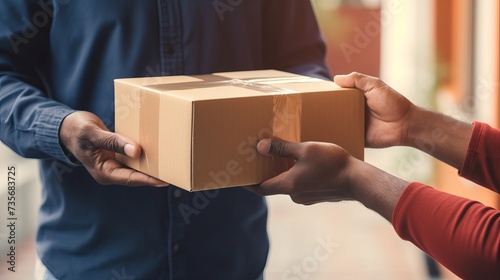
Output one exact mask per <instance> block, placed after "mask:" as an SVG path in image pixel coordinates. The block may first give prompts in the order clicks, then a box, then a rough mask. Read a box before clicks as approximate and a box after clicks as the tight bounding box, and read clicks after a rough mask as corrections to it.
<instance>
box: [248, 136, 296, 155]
mask: <svg viewBox="0 0 500 280" xmlns="http://www.w3.org/2000/svg"><path fill="white" fill-rule="evenodd" d="M300 147H301V144H300V143H292V142H286V141H282V140H271V139H263V140H260V141H259V143H257V150H258V151H259V153H261V154H263V155H268V156H279V157H290V158H294V159H298V157H299V150H300Z"/></svg>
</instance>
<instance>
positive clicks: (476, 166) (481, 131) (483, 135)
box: [459, 122, 500, 193]
mask: <svg viewBox="0 0 500 280" xmlns="http://www.w3.org/2000/svg"><path fill="white" fill-rule="evenodd" d="M459 174H460V176H462V177H464V178H467V179H469V180H471V181H473V182H475V183H478V184H479V185H481V186H484V187H487V188H489V189H491V190H493V191H495V192H497V193H499V192H500V130H498V129H495V128H492V127H490V126H488V125H487V124H484V123H480V122H475V123H474V128H473V131H472V137H471V139H470V142H469V147H468V148H467V155H466V157H465V161H464V163H463V165H462V168H461V169H460V171H459Z"/></svg>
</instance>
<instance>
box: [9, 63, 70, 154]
mask: <svg viewBox="0 0 500 280" xmlns="http://www.w3.org/2000/svg"><path fill="white" fill-rule="evenodd" d="M0 85H1V87H0V100H1V104H2V105H1V106H0V140H1V141H2V142H3V143H5V144H6V145H7V146H9V147H10V148H11V149H12V150H14V151H15V152H16V153H18V154H19V155H21V156H24V157H29V158H40V159H41V158H57V159H60V160H66V159H67V157H66V155H65V154H64V151H63V150H62V148H61V147H60V145H59V137H58V132H59V127H60V124H61V122H62V120H63V119H64V118H65V117H66V116H67V115H68V114H70V113H71V112H73V110H71V109H70V108H68V107H67V106H65V105H63V104H60V103H58V102H56V101H53V100H50V99H48V98H46V97H45V96H44V95H43V94H42V92H41V91H40V90H39V89H37V88H35V87H33V86H31V85H29V84H27V83H25V82H23V81H20V80H18V79H16V78H14V77H12V76H9V75H5V74H3V75H2V73H0Z"/></svg>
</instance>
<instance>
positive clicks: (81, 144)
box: [59, 111, 168, 186]
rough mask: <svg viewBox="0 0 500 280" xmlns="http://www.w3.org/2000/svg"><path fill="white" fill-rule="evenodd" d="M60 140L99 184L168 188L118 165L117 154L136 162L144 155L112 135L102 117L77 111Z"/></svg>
mask: <svg viewBox="0 0 500 280" xmlns="http://www.w3.org/2000/svg"><path fill="white" fill-rule="evenodd" d="M59 139H60V141H61V144H62V145H64V147H65V148H66V149H67V150H68V151H69V152H71V153H72V154H73V155H74V156H75V157H76V159H78V160H79V161H80V162H81V163H82V165H83V166H84V167H85V168H86V169H87V170H88V172H89V173H90V174H91V175H92V177H94V179H95V180H96V181H97V182H98V183H100V184H104V185H107V184H119V185H126V186H143V185H150V186H166V185H168V184H167V183H165V182H163V181H160V180H158V179H156V178H153V177H151V176H148V175H146V174H144V173H141V172H138V171H136V170H133V169H130V168H128V167H126V166H124V165H122V164H120V163H119V162H117V161H116V159H115V152H116V153H120V154H123V155H126V156H129V157H132V158H137V157H139V156H140V154H141V148H140V146H139V145H138V144H137V143H135V142H134V141H132V140H130V139H128V138H126V137H123V136H121V135H118V134H116V133H112V132H110V131H109V130H108V129H107V128H106V126H105V125H104V124H103V122H102V121H101V120H100V119H99V117H97V116H96V115H94V114H92V113H90V112H85V111H77V112H74V113H72V114H70V115H68V116H67V117H66V118H65V119H64V120H63V122H62V124H61V128H60V130H59Z"/></svg>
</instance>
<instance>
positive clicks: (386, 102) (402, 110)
mask: <svg viewBox="0 0 500 280" xmlns="http://www.w3.org/2000/svg"><path fill="white" fill-rule="evenodd" d="M334 80H335V83H337V84H338V85H339V86H341V87H349V88H358V89H360V90H361V91H362V92H363V93H364V95H365V97H366V105H367V112H366V115H367V116H366V136H365V137H366V146H367V147H371V148H385V147H390V146H399V145H405V144H406V142H407V138H408V129H409V126H410V123H411V118H412V115H413V114H414V112H415V111H417V110H418V109H419V108H418V107H417V106H415V105H414V104H413V103H411V102H410V101H409V100H408V99H406V98H405V97H404V96H403V95H401V94H399V93H398V92H397V91H395V90H394V89H392V88H391V87H389V86H388V85H387V84H385V83H384V82H383V81H381V80H380V79H378V78H375V77H371V76H367V75H364V74H360V73H356V72H353V73H351V74H349V75H337V76H335V78H334Z"/></svg>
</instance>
